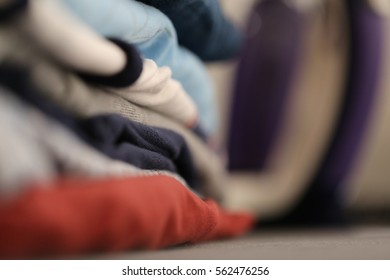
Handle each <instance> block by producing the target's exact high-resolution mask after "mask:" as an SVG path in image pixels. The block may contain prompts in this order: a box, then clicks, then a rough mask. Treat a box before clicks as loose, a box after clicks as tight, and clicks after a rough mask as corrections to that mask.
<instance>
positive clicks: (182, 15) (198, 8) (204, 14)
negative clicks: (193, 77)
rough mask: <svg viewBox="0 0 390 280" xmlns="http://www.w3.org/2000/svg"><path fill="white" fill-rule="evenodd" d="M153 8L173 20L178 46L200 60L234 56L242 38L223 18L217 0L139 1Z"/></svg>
mask: <svg viewBox="0 0 390 280" xmlns="http://www.w3.org/2000/svg"><path fill="white" fill-rule="evenodd" d="M138 1H140V2H142V3H145V4H147V5H150V6H153V7H155V8H157V9H159V10H160V11H162V12H163V13H164V14H166V15H167V16H168V18H169V19H170V20H171V21H172V23H173V25H174V26H175V29H176V32H177V37H178V40H179V44H180V45H182V46H184V47H186V48H188V49H189V50H191V51H192V52H194V53H195V54H196V55H198V56H199V57H200V58H201V59H202V60H205V61H216V60H223V59H229V58H232V57H234V56H236V55H237V54H238V53H239V51H240V48H241V43H242V35H241V33H240V32H239V31H238V29H237V28H236V27H235V26H234V25H233V24H232V23H231V22H230V21H229V20H228V19H227V18H226V17H225V16H224V14H223V11H222V9H221V6H220V4H219V1H218V0H165V1H164V0H163V1H161V0H138Z"/></svg>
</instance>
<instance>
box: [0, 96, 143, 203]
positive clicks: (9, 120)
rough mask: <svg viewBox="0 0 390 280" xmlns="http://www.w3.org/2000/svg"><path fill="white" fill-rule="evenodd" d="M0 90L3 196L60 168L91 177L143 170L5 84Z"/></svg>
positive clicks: (0, 184)
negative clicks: (83, 136)
mask: <svg viewBox="0 0 390 280" xmlns="http://www.w3.org/2000/svg"><path fill="white" fill-rule="evenodd" d="M0 90H1V94H0V122H1V125H0V131H1V135H2V141H1V145H0V146H1V148H0V170H1V171H0V196H2V195H11V194H15V193H18V192H19V191H20V189H19V188H22V187H23V186H26V184H27V185H28V184H30V182H34V181H43V180H51V179H53V178H55V177H56V176H57V174H58V171H61V173H64V174H72V175H75V176H89V177H91V176H92V177H105V176H124V175H140V174H142V171H141V170H139V169H137V168H136V167H134V166H131V165H129V164H125V163H122V162H120V161H115V160H111V159H109V158H108V157H106V156H104V155H102V154H100V153H99V152H98V151H95V150H94V149H92V148H91V147H89V146H88V145H87V144H84V143H83V142H81V141H80V140H79V139H78V138H77V137H76V136H74V135H73V134H72V133H71V132H69V131H67V130H66V129H64V128H62V127H61V126H60V125H58V124H56V123H55V122H53V121H51V120H49V119H48V118H46V117H45V116H44V115H42V114H41V113H40V112H38V111H37V110H34V109H32V108H29V107H27V106H25V105H23V103H21V102H20V101H18V99H16V98H14V97H12V95H11V93H9V92H8V91H7V90H5V89H4V88H0Z"/></svg>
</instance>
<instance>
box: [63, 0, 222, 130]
mask: <svg viewBox="0 0 390 280" xmlns="http://www.w3.org/2000/svg"><path fill="white" fill-rule="evenodd" d="M61 1H62V3H64V4H65V5H66V6H67V7H69V9H71V10H72V12H74V14H75V15H77V16H78V17H79V18H80V19H82V20H83V21H84V22H85V23H86V24H88V25H89V26H90V27H92V28H93V29H94V30H95V31H96V32H98V33H99V34H102V35H104V36H109V37H115V38H118V39H122V40H124V41H127V42H129V43H132V44H135V45H136V47H137V48H138V49H139V51H140V53H141V54H142V56H143V57H144V58H148V59H152V60H153V61H155V62H156V63H157V65H158V66H160V67H162V66H168V67H169V68H171V70H172V74H173V78H174V79H175V80H177V81H178V82H180V83H181V84H182V86H183V88H184V90H185V91H186V92H187V93H188V94H189V95H190V97H191V98H192V99H193V101H194V102H195V104H196V106H197V108H198V111H199V118H200V123H201V125H202V127H204V129H205V131H206V133H208V134H214V133H215V131H216V129H217V127H218V118H217V116H218V114H217V107H216V105H215V100H214V98H215V96H214V89H213V85H212V81H211V79H210V77H209V75H208V72H207V70H206V68H205V66H204V65H203V63H202V62H201V61H200V60H199V59H198V58H197V57H196V56H195V55H194V54H192V53H191V52H189V51H188V50H186V49H185V48H182V47H180V46H179V45H178V41H177V36H176V31H175V28H174V27H173V25H172V23H171V21H170V20H169V19H168V18H167V16H166V15H164V14H163V13H162V12H160V11H159V10H157V9H155V8H153V7H150V6H147V5H144V4H142V3H139V2H137V1H134V0H83V1H79V0H61Z"/></svg>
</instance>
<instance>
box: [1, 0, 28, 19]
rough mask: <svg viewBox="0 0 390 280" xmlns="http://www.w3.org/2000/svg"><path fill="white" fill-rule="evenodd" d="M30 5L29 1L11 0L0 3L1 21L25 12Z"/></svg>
mask: <svg viewBox="0 0 390 280" xmlns="http://www.w3.org/2000/svg"><path fill="white" fill-rule="evenodd" d="M27 4H28V0H10V1H5V3H0V21H4V20H7V19H9V18H12V17H13V16H14V15H15V14H18V13H19V12H21V11H23V10H24V9H25V8H26V6H27Z"/></svg>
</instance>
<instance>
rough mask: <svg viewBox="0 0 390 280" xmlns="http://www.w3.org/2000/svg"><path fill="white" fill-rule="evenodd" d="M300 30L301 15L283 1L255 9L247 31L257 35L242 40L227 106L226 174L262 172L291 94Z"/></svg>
mask: <svg viewBox="0 0 390 280" xmlns="http://www.w3.org/2000/svg"><path fill="white" fill-rule="evenodd" d="M259 16H260V18H261V28H258V24H259ZM304 28H305V17H304V15H302V14H301V13H300V12H299V11H298V10H297V9H295V8H293V7H290V6H288V5H286V4H285V3H284V1H282V0H264V1H260V2H259V3H258V4H257V5H256V6H255V8H254V10H253V13H252V15H251V17H250V19H249V23H248V30H257V32H256V33H253V32H252V33H253V34H252V35H251V36H247V39H246V42H245V45H244V48H243V52H242V56H241V61H240V64H239V67H238V71H237V80H236V84H235V89H234V92H233V96H232V102H231V104H232V109H231V118H230V128H229V136H228V154H229V169H230V170H235V171H237V170H247V171H248V170H252V171H259V170H261V169H262V168H263V167H264V166H265V164H266V162H267V160H268V158H269V155H270V154H271V152H272V148H273V146H274V143H275V139H277V135H278V132H279V130H280V126H281V123H282V121H283V116H284V111H285V107H286V100H287V99H288V98H289V96H290V93H291V92H292V90H291V88H292V87H291V86H292V83H293V81H294V74H295V72H296V69H297V66H298V65H299V57H300V53H301V51H300V50H301V46H302V43H303V33H304ZM248 33H249V31H248Z"/></svg>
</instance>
